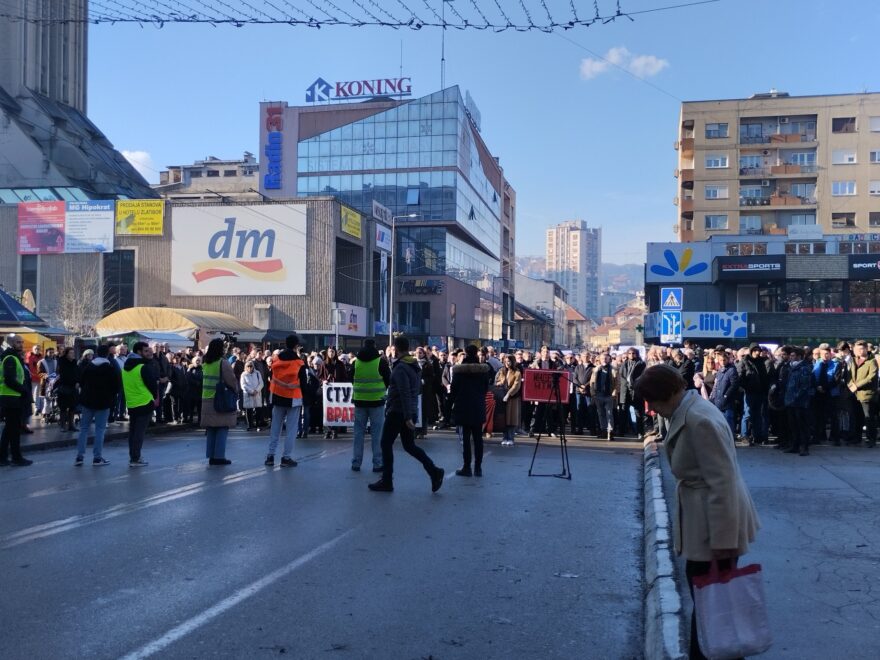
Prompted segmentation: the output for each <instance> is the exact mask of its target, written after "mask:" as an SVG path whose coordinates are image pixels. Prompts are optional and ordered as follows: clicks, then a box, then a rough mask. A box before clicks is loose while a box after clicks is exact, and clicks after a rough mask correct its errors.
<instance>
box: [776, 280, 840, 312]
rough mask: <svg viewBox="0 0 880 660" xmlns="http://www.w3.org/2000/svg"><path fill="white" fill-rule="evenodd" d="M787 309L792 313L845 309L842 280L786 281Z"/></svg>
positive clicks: (785, 298)
mask: <svg viewBox="0 0 880 660" xmlns="http://www.w3.org/2000/svg"><path fill="white" fill-rule="evenodd" d="M784 304H785V309H786V310H787V311H789V312H792V313H801V312H826V313H839V312H842V311H843V282H842V281H840V280H817V281H811V282H786V283H785V296H784Z"/></svg>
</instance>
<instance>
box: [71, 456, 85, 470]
mask: <svg viewBox="0 0 880 660" xmlns="http://www.w3.org/2000/svg"><path fill="white" fill-rule="evenodd" d="M82 464H83V457H82V456H77V457H76V460H75V461H74V462H73V465H74V467H81V466H82Z"/></svg>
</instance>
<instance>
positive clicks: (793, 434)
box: [784, 346, 813, 456]
mask: <svg viewBox="0 0 880 660" xmlns="http://www.w3.org/2000/svg"><path fill="white" fill-rule="evenodd" d="M790 355H791V357H790V361H789V365H788V377H787V379H786V383H785V399H784V403H785V410H786V414H787V416H788V427H789V429H790V436H789V439H790V442H789V443H788V447H787V448H786V449H785V453H786V454H797V453H800V455H801V456H809V454H810V449H809V446H810V427H809V421H808V420H809V413H810V404H811V403H812V399H813V382H812V380H813V379H812V374H811V369H810V365H809V363H807V362H806V361H804V351H803V349H801V348H798V347H797V346H795V347H794V348H792V349H791V351H790Z"/></svg>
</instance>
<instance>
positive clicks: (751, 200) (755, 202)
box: [739, 195, 770, 206]
mask: <svg viewBox="0 0 880 660" xmlns="http://www.w3.org/2000/svg"><path fill="white" fill-rule="evenodd" d="M739 205H740V206H770V195H763V196H761V197H740V198H739Z"/></svg>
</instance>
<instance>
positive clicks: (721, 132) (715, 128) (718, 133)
mask: <svg viewBox="0 0 880 660" xmlns="http://www.w3.org/2000/svg"><path fill="white" fill-rule="evenodd" d="M727 136H728V130H727V123H726V122H725V123H713V124H706V137H707V138H726V137H727Z"/></svg>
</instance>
